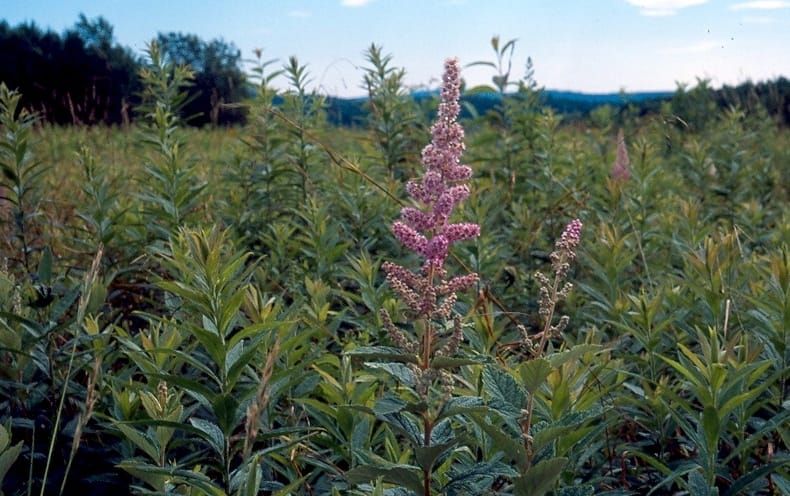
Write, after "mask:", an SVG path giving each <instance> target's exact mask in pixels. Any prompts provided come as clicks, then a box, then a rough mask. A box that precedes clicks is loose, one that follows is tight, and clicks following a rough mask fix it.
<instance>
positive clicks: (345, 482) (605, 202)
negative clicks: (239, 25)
mask: <svg viewBox="0 0 790 496" xmlns="http://www.w3.org/2000/svg"><path fill="white" fill-rule="evenodd" d="M82 29H83V30H84V36H85V37H86V39H91V40H92V41H91V42H90V43H91V46H95V47H98V48H100V49H104V48H102V47H105V48H106V47H107V46H108V45H107V43H108V40H109V39H111V38H108V36H111V35H110V33H109V32H108V30H107V26H104V25H103V24H101V23H95V24H91V23H90V22H88V23H85V25H84V26H82ZM110 46H111V45H110ZM494 49H495V51H496V53H495V58H494V59H492V62H491V64H493V65H490V64H487V66H488V67H492V69H494V72H495V73H496V78H497V79H496V80H495V81H494V85H493V86H495V87H492V88H491V89H494V90H496V91H504V90H507V91H509V92H512V95H511V97H512V98H508V99H506V100H502V101H501V102H500V103H499V104H498V106H497V107H496V108H495V109H493V110H492V111H491V112H489V113H487V114H484V115H470V117H469V118H468V119H466V120H463V121H462V124H463V125H464V127H465V129H466V131H467V136H468V143H469V150H468V155H467V157H468V158H469V159H470V163H471V164H472V167H473V169H474V177H473V179H472V194H471V195H470V197H469V199H468V200H467V201H466V202H465V204H464V205H463V206H462V209H463V212H460V213H459V217H463V218H466V219H468V220H470V221H474V222H478V223H480V224H481V226H482V235H481V237H480V238H479V240H478V241H477V242H475V243H467V244H466V245H464V246H461V247H459V248H458V249H457V250H454V255H455V258H454V260H450V261H448V263H450V264H452V265H453V266H456V267H462V268H463V269H464V270H467V269H468V270H469V271H477V272H478V273H479V274H480V276H481V280H480V282H479V285H478V286H477V287H476V288H475V291H473V292H470V293H469V294H465V295H461V296H460V297H459V300H458V301H457V302H456V303H455V305H454V308H453V311H454V313H456V314H457V315H459V316H460V318H462V319H463V326H462V327H461V329H462V333H463V340H462V343H461V345H460V347H459V350H458V353H457V354H454V355H453V356H450V357H446V356H434V357H430V359H429V360H427V361H425V360H424V357H421V356H417V355H416V354H413V353H407V352H404V351H403V350H402V349H401V348H398V347H395V346H393V342H392V341H391V340H390V337H389V336H388V334H387V331H386V330H385V329H383V326H382V320H381V318H380V317H379V312H380V311H381V310H382V309H385V310H386V311H387V312H388V313H389V314H390V315H393V316H400V315H403V310H404V305H403V303H402V302H400V301H399V300H397V299H395V298H394V297H393V294H392V292H391V289H390V287H389V286H388V285H387V284H385V282H384V278H383V276H382V274H381V270H380V267H381V263H382V261H383V260H393V259H403V261H404V263H405V264H408V263H411V262H413V260H412V259H410V258H409V257H411V256H412V255H409V254H406V253H405V252H403V251H402V249H401V248H400V247H399V246H398V245H397V243H396V242H394V241H393V239H392V235H391V233H390V232H389V230H388V225H389V224H390V223H391V221H392V220H393V218H394V217H395V216H396V215H397V210H398V207H399V206H400V205H399V200H398V199H399V198H400V197H401V192H402V188H403V184H402V180H401V179H402V178H403V177H404V176H406V175H408V176H411V174H410V173H409V170H410V167H411V164H412V163H414V162H416V157H417V154H418V153H419V148H420V145H421V144H422V143H424V142H427V139H428V136H427V129H426V126H425V125H424V123H423V122H422V119H423V118H424V117H423V115H422V113H421V112H419V111H417V110H416V109H415V108H413V104H412V103H411V102H410V101H409V100H408V99H406V98H405V89H404V88H403V79H402V71H401V70H400V69H397V68H396V67H395V66H393V65H392V59H391V58H390V56H389V55H386V54H385V53H384V52H383V50H381V49H380V48H379V47H376V46H372V47H370V49H369V50H368V52H367V56H368V63H369V64H368V67H367V68H366V69H365V70H364V73H363V74H362V77H363V78H364V81H363V84H365V87H366V88H368V89H369V90H370V92H371V96H372V97H371V100H370V102H371V107H370V112H369V114H367V115H366V116H365V117H366V118H365V119H364V120H363V121H360V122H359V123H358V124H360V127H358V128H354V129H348V128H338V127H333V126H331V125H330V124H328V123H327V121H326V119H325V110H326V109H325V107H324V105H323V103H324V102H322V98H321V97H320V96H319V95H318V94H316V93H314V92H313V91H312V87H311V83H310V78H309V74H308V71H307V69H306V68H305V67H304V66H302V65H301V64H299V63H298V61H297V60H296V59H295V58H294V59H292V60H289V61H288V63H287V64H286V67H285V69H283V70H280V69H279V68H278V66H279V64H278V63H276V62H275V61H264V60H261V58H260V57H259V62H258V68H259V70H258V72H257V73H256V77H257V78H258V79H257V82H259V85H258V88H257V96H256V98H255V100H254V101H253V102H252V103H251V106H250V110H249V115H250V121H249V124H248V126H247V127H245V128H240V129H224V130H219V129H202V130H197V129H190V128H186V127H184V126H183V120H182V119H181V118H180V116H181V111H182V110H183V106H184V104H185V103H186V102H187V101H188V100H189V98H190V97H189V93H188V92H189V88H190V87H189V86H188V85H189V84H190V74H191V71H190V70H188V69H186V68H184V67H178V66H174V65H172V64H168V63H167V62H166V61H165V60H164V58H163V56H162V53H161V52H160V51H158V49H157V48H156V47H155V46H152V47H151V49H150V51H149V58H150V60H149V62H150V63H148V64H147V65H146V69H145V70H144V72H143V75H144V79H145V81H146V86H145V89H144V90H143V99H144V102H145V105H144V107H143V109H144V112H143V120H144V122H145V124H144V125H143V124H142V123H140V125H139V126H137V125H136V126H135V127H132V128H129V129H104V128H87V127H79V128H60V127H58V128H54V127H46V126H36V122H37V121H36V120H35V118H34V117H33V115H32V114H31V113H29V112H27V111H24V110H22V108H21V106H23V104H24V102H25V101H24V100H22V99H21V97H20V95H19V94H18V93H15V92H13V91H10V90H8V89H7V88H5V87H0V102H1V103H2V109H0V110H2V113H1V114H0V119H2V120H0V127H2V137H1V138H0V164H2V174H3V176H2V188H1V189H0V191H1V192H2V194H1V195H0V196H2V197H3V198H2V199H0V219H2V220H3V223H2V225H0V229H1V230H2V234H3V236H2V237H0V243H2V245H0V246H2V248H0V424H2V428H0V481H2V482H1V483H2V486H1V487H0V490H2V491H3V494H6V495H14V496H16V495H22V494H58V493H62V494H71V493H86V494H91V493H95V494H106V493H112V492H118V493H123V494H126V493H130V492H131V493H136V494H175V493H177V494H217V495H219V494H234V495H236V494H238V495H241V494H244V495H249V494H282V495H287V494H333V495H340V494H351V495H363V494H377V495H393V496H402V495H409V494H419V495H425V494H432V495H434V496H435V495H439V494H442V495H444V494H446V495H453V494H455V495H462V494H502V495H505V494H530V495H532V494H547V495H566V496H569V495H591V494H611V495H614V494H618V495H624V494H654V495H662V494H693V495H697V494H700V495H701V494H705V495H711V494H720V495H733V496H735V495H737V494H765V495H779V494H786V493H788V492H789V491H790V458H788V456H789V455H788V444H790V434H789V433H788V429H787V426H788V422H789V421H790V418H789V416H790V409H788V405H790V403H789V402H788V401H789V397H788V392H789V391H788V369H789V367H788V364H790V346H789V345H790V342H788V340H789V339H790V337H788V328H789V327H790V255H789V254H790V250H789V249H788V240H790V217H788V212H787V208H786V205H787V203H788V199H789V198H790V196H788V186H787V184H786V183H787V181H786V180H784V179H785V177H786V175H787V174H786V164H787V163H788V159H789V158H790V155H788V150H790V146H788V145H790V135H788V133H787V130H786V129H783V128H781V127H778V126H776V125H775V123H774V122H772V121H771V120H770V119H767V118H765V115H759V114H754V113H752V112H753V111H750V112H744V111H743V110H740V109H737V108H736V109H732V110H729V111H726V112H722V111H719V110H717V107H716V104H715V102H714V104H713V105H711V103H710V101H709V99H708V98H707V97H706V96H705V94H704V92H702V91H700V92H697V91H696V90H694V89H686V90H683V91H681V92H679V93H678V95H677V96H676V98H675V100H674V103H673V104H671V105H674V107H672V106H668V107H666V108H665V109H664V111H665V112H664V113H661V114H656V115H647V116H639V115H637V113H632V112H631V111H628V110H622V109H617V108H614V107H612V108H611V109H607V110H600V111H598V112H596V113H595V115H594V116H592V117H591V119H590V120H589V121H588V120H582V121H577V122H574V123H571V124H569V123H567V122H565V121H564V120H563V119H561V118H560V117H559V116H557V115H556V114H553V113H552V112H551V111H549V110H547V109H546V108H544V107H543V106H542V103H541V100H540V98H539V94H540V90H539V89H538V87H537V86H536V85H535V83H534V80H533V79H532V78H531V77H530V78H528V79H526V80H523V81H513V80H512V78H511V77H510V76H509V74H510V70H509V64H510V57H511V55H512V54H513V53H514V51H515V44H514V43H513V42H508V43H505V44H501V43H500V42H498V41H497V42H496V44H495V45H494ZM283 76H285V79H286V80H287V81H288V83H289V84H290V88H289V90H288V91H286V92H278V91H277V90H275V89H274V87H275V85H276V78H283ZM489 91H490V90H489ZM426 101H427V102H428V103H427V104H426V105H429V104H430V100H426ZM280 102H282V105H280ZM680 119H682V120H683V122H685V123H686V124H683V122H681V120H680ZM618 126H623V131H624V136H625V140H626V145H627V149H628V152H629V154H630V177H629V178H628V180H626V181H617V180H615V178H614V177H613V176H612V175H611V171H612V163H613V162H614V160H615V156H616V146H617V142H616V140H615V134H616V132H617V127H618ZM75 157H76V160H75ZM577 215H578V216H579V217H580V218H582V219H583V221H584V224H585V227H584V231H583V233H582V241H581V244H580V249H579V253H578V258H577V259H576V260H575V261H574V263H573V265H572V267H571V268H570V269H569V272H568V275H567V278H568V280H570V281H572V282H573V283H574V285H575V286H576V287H575V288H574V290H573V291H571V292H570V293H569V294H568V296H567V298H566V299H565V300H563V301H558V302H557V303H556V305H555V310H556V316H555V317H553V318H547V317H546V316H545V315H541V314H540V304H541V303H540V298H539V287H540V285H541V284H542V283H541V282H540V280H539V279H538V278H536V277H533V276H532V275H533V274H534V273H535V271H536V270H541V271H544V272H545V270H546V268H547V267H548V265H549V264H550V262H551V260H550V255H549V253H550V252H551V250H552V244H553V243H554V240H555V239H556V238H557V237H558V236H559V235H560V232H561V229H562V226H563V224H564V221H565V220H567V219H568V218H569V217H571V216H577ZM559 315H567V316H568V317H570V319H569V323H568V325H567V327H565V328H564V330H563V331H562V332H561V333H558V332H554V333H548V334H541V332H543V331H544V329H545V328H546V326H547V325H548V327H549V328H551V327H553V326H556V325H557V323H558V321H559V318H558V317H559ZM397 324H398V325H399V326H401V327H402V328H403V329H404V331H406V332H410V333H412V334H414V335H420V332H422V329H421V328H420V325H424V323H423V324H421V323H417V322H403V321H401V320H398V322H397ZM437 325H438V324H437ZM438 332H439V335H440V336H442V337H440V343H442V342H443V341H441V340H443V339H446V334H444V333H445V332H446V329H444V328H441V329H438ZM544 335H545V336H546V337H545V339H542V336H544ZM525 336H527V337H529V338H530V339H529V341H525V339H524V337H525ZM416 365H423V366H425V367H426V370H431V371H433V372H432V373H434V372H435V373H436V374H437V375H441V376H442V377H444V378H446V381H447V383H449V384H451V385H452V390H451V392H448V391H449V388H448V389H442V388H440V387H438V381H436V383H433V386H431V388H432V389H431V391H432V392H431V394H430V395H426V396H423V395H421V394H420V393H419V391H417V390H416V388H417V386H418V384H417V383H418V380H417V373H416V372H415V366H416ZM417 368H419V367H417ZM426 474H428V477H427V481H428V489H427V490H426Z"/></svg>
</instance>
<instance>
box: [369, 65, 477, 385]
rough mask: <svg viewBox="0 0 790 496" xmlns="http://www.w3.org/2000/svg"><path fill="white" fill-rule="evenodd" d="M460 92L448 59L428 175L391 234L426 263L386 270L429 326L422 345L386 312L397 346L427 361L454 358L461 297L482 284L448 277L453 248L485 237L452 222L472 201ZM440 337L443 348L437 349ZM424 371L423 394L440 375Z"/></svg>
mask: <svg viewBox="0 0 790 496" xmlns="http://www.w3.org/2000/svg"><path fill="white" fill-rule="evenodd" d="M460 93H461V79H460V67H459V64H458V60H457V59H449V60H447V61H446V62H445V65H444V76H443V79H442V91H441V103H440V104H439V111H438V115H437V118H436V122H435V123H434V125H433V126H432V127H431V143H430V144H429V145H427V146H426V147H425V148H424V149H423V151H422V163H423V165H424V166H425V173H424V174H423V176H422V177H421V178H420V179H418V180H412V181H409V182H408V183H407V184H406V191H407V192H408V193H409V196H410V197H411V198H412V199H413V200H414V203H413V206H408V207H404V208H403V209H402V210H401V215H400V219H399V220H397V221H395V222H394V223H393V225H392V233H393V234H394V235H395V237H396V238H397V239H398V240H399V241H400V242H401V243H402V244H403V246H405V247H406V248H407V249H409V250H411V251H413V252H415V253H416V254H418V255H419V256H420V257H421V258H422V259H423V260H424V261H423V263H422V267H421V268H420V269H419V270H418V271H416V272H415V271H412V270H409V269H407V268H405V267H402V266H400V265H397V264H394V263H391V262H386V263H384V264H383V266H382V269H383V270H384V272H386V274H387V282H388V283H389V285H390V286H391V287H392V289H393V290H394V291H395V292H396V293H397V294H398V296H400V298H401V299H402V300H403V302H404V303H405V304H406V306H407V307H408V308H409V310H410V311H411V313H412V314H413V317H414V318H415V319H424V320H425V321H426V322H427V323H428V324H427V325H426V328H425V330H424V335H423V336H422V337H421V339H420V343H419V344H418V343H417V342H416V341H415V340H413V339H412V338H410V337H407V336H406V335H405V334H404V333H403V332H402V331H401V330H400V329H399V328H398V327H396V326H395V325H394V324H393V323H392V319H391V318H390V316H389V315H388V314H387V313H386V311H382V313H381V318H382V322H383V323H384V327H385V328H386V329H387V331H388V333H389V335H390V339H391V340H392V342H393V343H394V344H395V345H396V346H398V347H400V348H402V349H403V350H404V351H407V352H409V353H414V354H418V355H420V356H423V357H429V356H434V355H444V356H449V355H452V354H454V353H455V351H456V350H457V348H458V345H459V344H460V341H461V339H462V337H463V333H462V332H461V322H460V320H458V319H457V318H453V317H452V309H453V306H454V305H455V302H456V298H457V297H456V293H457V292H458V291H463V290H465V289H468V288H470V287H471V286H473V285H474V284H475V283H476V282H477V279H478V277H477V274H474V273H472V274H466V275H461V276H456V277H450V278H448V275H447V271H446V269H445V268H444V264H445V261H446V259H447V256H448V254H449V249H450V247H451V245H452V244H453V243H455V242H457V241H461V240H464V239H471V238H475V237H477V236H479V235H480V226H478V225H477V224H473V223H452V222H450V217H451V215H452V212H453V210H454V209H455V207H456V206H457V205H458V204H459V203H461V202H462V201H463V200H465V199H466V198H467V197H468V196H469V186H467V185H466V184H465V182H466V181H467V180H468V179H469V178H470V177H471V175H472V169H471V168H469V166H467V165H463V164H461V155H462V154H463V152H464V130H463V128H462V127H461V125H460V124H458V122H457V119H458V114H459V112H460V105H459V103H458V102H459V98H460ZM433 321H445V322H447V321H452V325H451V326H449V327H450V329H447V333H446V334H442V333H440V332H438V331H437V330H436V329H435V326H434V325H432V324H431V322H433ZM434 334H435V335H434ZM441 338H443V339H442V343H441V344H438V343H437V341H438V339H441ZM419 369H420V370H419V371H417V370H415V372H416V373H417V375H418V377H419V378H421V379H423V380H422V381H420V382H421V385H422V387H419V388H418V389H421V390H422V391H421V393H424V392H425V390H426V389H427V382H428V381H429V380H430V379H432V378H433V376H434V375H436V374H432V373H433V372H435V371H432V370H428V369H429V363H428V361H427V360H424V361H423V362H422V363H421V364H420V366H419Z"/></svg>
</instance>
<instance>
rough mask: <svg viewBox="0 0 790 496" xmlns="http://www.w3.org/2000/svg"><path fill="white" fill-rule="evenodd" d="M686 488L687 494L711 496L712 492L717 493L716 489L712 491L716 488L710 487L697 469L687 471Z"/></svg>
mask: <svg viewBox="0 0 790 496" xmlns="http://www.w3.org/2000/svg"><path fill="white" fill-rule="evenodd" d="M686 489H688V492H689V496H713V495H714V494H719V492H718V490H717V491H715V492H714V491H713V489H716V488H711V487H710V486H709V485H708V483H707V481H706V480H705V478H704V477H703V476H702V474H701V473H699V471H698V470H693V471H691V472H689V479H688V484H687V486H686Z"/></svg>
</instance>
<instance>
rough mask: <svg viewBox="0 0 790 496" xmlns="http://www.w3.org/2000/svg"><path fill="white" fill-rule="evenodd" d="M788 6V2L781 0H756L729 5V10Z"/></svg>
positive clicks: (782, 7) (769, 8) (785, 7)
mask: <svg viewBox="0 0 790 496" xmlns="http://www.w3.org/2000/svg"><path fill="white" fill-rule="evenodd" d="M788 8H790V2H785V1H781V0H757V1H754V2H743V3H736V4H735V5H730V10H778V9H788Z"/></svg>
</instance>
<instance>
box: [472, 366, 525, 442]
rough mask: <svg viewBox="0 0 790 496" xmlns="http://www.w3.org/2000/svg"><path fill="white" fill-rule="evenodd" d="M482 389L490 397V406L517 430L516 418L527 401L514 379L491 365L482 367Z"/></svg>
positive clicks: (519, 415)
mask: <svg viewBox="0 0 790 496" xmlns="http://www.w3.org/2000/svg"><path fill="white" fill-rule="evenodd" d="M483 391H484V392H485V394H486V395H488V396H489V397H490V398H491V401H490V402H489V404H490V406H491V408H493V409H495V410H497V411H498V412H500V413H501V414H502V418H503V419H504V420H505V421H506V422H507V423H508V424H509V425H510V426H511V427H513V429H514V430H516V431H518V419H519V418H521V415H522V410H523V408H524V406H525V404H526V402H527V393H526V391H524V390H523V389H522V388H521V386H519V384H518V383H517V382H516V380H515V379H514V378H513V376H511V375H510V374H508V373H507V372H505V371H503V370H502V369H500V368H498V367H495V366H493V365H488V366H486V367H485V368H484V369H483Z"/></svg>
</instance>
